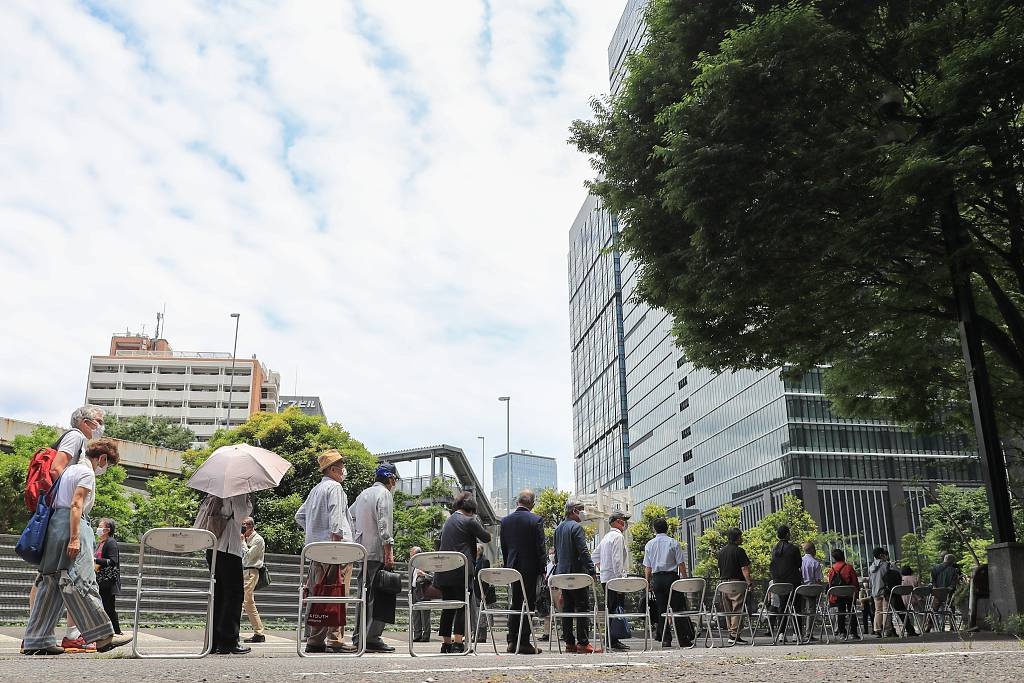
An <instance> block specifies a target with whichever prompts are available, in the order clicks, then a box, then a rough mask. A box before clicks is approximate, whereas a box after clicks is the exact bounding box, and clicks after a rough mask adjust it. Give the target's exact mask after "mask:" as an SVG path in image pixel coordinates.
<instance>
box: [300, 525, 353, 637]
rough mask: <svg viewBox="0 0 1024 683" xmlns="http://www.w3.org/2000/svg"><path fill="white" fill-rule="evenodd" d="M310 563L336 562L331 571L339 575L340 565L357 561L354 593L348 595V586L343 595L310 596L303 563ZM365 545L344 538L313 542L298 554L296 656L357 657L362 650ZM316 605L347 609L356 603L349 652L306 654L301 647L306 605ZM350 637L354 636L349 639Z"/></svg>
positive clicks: (305, 565) (306, 570) (306, 573)
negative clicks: (356, 640) (353, 645)
mask: <svg viewBox="0 0 1024 683" xmlns="http://www.w3.org/2000/svg"><path fill="white" fill-rule="evenodd" d="M310 562H317V563H319V564H324V565H337V566H335V569H334V570H335V571H336V572H338V575H339V576H340V574H341V571H342V570H341V566H340V565H343V564H354V563H359V565H360V566H361V567H362V570H361V571H360V572H359V578H358V579H357V580H356V582H355V584H356V587H357V590H356V594H357V596H358V597H356V596H352V595H348V590H349V587H348V586H345V593H346V594H345V595H344V596H334V595H312V586H310V587H309V588H308V590H307V586H306V583H307V580H308V576H309V573H310V572H309V571H308V569H307V565H308V564H309V563H310ZM366 590H367V585H366V548H364V547H363V546H362V545H360V544H358V543H349V542H347V541H316V542H314V543H307V544H306V546H305V547H303V549H302V553H301V554H300V555H299V617H298V618H299V621H298V623H297V624H296V626H295V651H296V652H297V653H298V654H299V656H300V657H358V656H360V655H362V654H363V653H364V652H366ZM316 603H320V604H340V605H341V609H343V610H345V609H347V605H356V609H358V610H359V617H358V621H359V649H358V650H356V652H354V653H352V652H350V653H343V652H330V653H328V652H324V653H316V654H313V653H307V652H306V648H305V642H306V639H305V638H303V635H302V631H303V627H304V626H305V625H306V620H307V618H308V614H309V610H310V606H311V605H313V604H316ZM353 639H354V638H353Z"/></svg>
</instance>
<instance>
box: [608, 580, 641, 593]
mask: <svg viewBox="0 0 1024 683" xmlns="http://www.w3.org/2000/svg"><path fill="white" fill-rule="evenodd" d="M604 589H605V590H606V591H615V592H616V593H639V592H640V591H644V592H646V591H647V579H643V578H640V577H639V576H626V577H622V578H618V579H609V580H608V582H607V583H605V585H604Z"/></svg>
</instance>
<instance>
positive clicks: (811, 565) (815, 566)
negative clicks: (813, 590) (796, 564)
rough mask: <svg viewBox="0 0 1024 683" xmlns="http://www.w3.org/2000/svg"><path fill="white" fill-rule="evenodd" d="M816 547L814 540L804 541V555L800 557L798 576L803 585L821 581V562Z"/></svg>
mask: <svg viewBox="0 0 1024 683" xmlns="http://www.w3.org/2000/svg"><path fill="white" fill-rule="evenodd" d="M817 553H818V548H817V546H815V545H814V541H807V542H806V543H804V555H803V557H801V558H800V577H801V579H802V581H803V583H804V584H805V585H810V584H815V583H821V576H822V574H821V562H820V561H819V560H818V558H817Z"/></svg>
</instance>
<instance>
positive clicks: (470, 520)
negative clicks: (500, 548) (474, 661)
mask: <svg viewBox="0 0 1024 683" xmlns="http://www.w3.org/2000/svg"><path fill="white" fill-rule="evenodd" d="M477 541H481V542H483V543H490V542H491V535H490V534H489V533H488V532H487V530H486V529H484V527H483V525H482V524H481V523H480V520H479V518H477V516H476V499H475V498H474V497H473V494H472V493H470V492H468V491H463V492H462V493H460V494H458V495H457V496H455V501H454V502H453V503H452V516H451V517H449V518H448V521H446V522H445V523H444V527H443V528H442V529H441V543H440V547H439V548H438V550H453V551H455V552H460V553H462V554H463V555H465V556H466V564H467V565H468V566H469V580H470V582H472V581H473V575H474V570H473V565H474V563H475V562H474V561H475V559H476V543H477ZM434 585H435V586H437V587H438V588H440V589H441V598H442V599H444V600H465V599H466V589H467V588H469V586H468V585H467V584H466V572H465V570H463V569H462V568H461V567H460V568H458V569H453V570H451V571H447V572H436V573H435V574H434ZM453 632H454V642H453V640H452V636H453ZM440 634H441V640H442V641H443V643H442V645H441V653H442V654H448V653H458V652H464V651H465V643H464V642H463V641H464V638H465V634H466V613H465V611H464V610H462V609H446V610H442V611H441V628H440Z"/></svg>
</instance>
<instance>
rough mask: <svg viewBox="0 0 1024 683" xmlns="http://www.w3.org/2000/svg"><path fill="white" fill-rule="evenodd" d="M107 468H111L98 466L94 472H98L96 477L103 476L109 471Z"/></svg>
mask: <svg viewBox="0 0 1024 683" xmlns="http://www.w3.org/2000/svg"><path fill="white" fill-rule="evenodd" d="M107 467H109V465H96V467H95V470H94V471H95V472H96V476H97V477H98V476H100V475H101V474H103V473H104V472H106V471H107Z"/></svg>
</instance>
